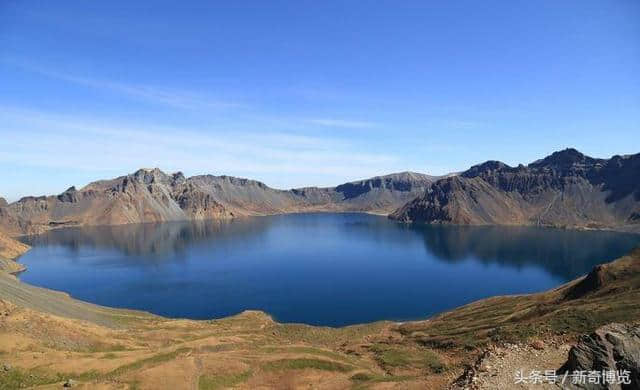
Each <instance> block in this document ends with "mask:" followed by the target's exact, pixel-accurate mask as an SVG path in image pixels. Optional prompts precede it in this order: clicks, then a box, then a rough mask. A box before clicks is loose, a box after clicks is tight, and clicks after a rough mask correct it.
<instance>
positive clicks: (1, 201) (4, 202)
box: [0, 197, 8, 207]
mask: <svg viewBox="0 0 640 390" xmlns="http://www.w3.org/2000/svg"><path fill="white" fill-rule="evenodd" d="M7 205H8V203H7V200H6V199H5V198H3V197H0V207H5V206H7Z"/></svg>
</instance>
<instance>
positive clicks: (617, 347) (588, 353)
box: [559, 324, 640, 390]
mask: <svg viewBox="0 0 640 390" xmlns="http://www.w3.org/2000/svg"><path fill="white" fill-rule="evenodd" d="M603 370H604V371H605V372H606V371H613V372H616V373H620V372H624V371H626V372H627V373H628V383H626V384H620V383H617V382H619V380H618V379H612V380H611V381H607V380H606V378H602V377H601V378H600V380H599V381H598V382H599V383H576V384H568V385H565V387H566V388H568V389H588V390H599V389H639V388H640V326H633V325H624V324H610V325H605V326H603V327H601V328H598V329H597V330H596V331H595V332H593V333H591V334H589V335H585V336H582V337H581V338H580V341H579V342H578V344H577V345H575V346H574V347H572V348H571V350H570V351H569V358H568V360H567V362H566V363H565V364H564V365H563V366H562V367H561V368H560V370H559V372H560V373H565V372H568V373H569V374H571V373H574V372H576V371H578V372H589V371H597V372H599V373H602V372H603ZM619 379H622V377H620V378H619ZM625 381H626V380H625ZM578 382H582V381H578ZM603 382H606V383H603ZM612 382H613V383H612ZM620 382H622V380H620Z"/></svg>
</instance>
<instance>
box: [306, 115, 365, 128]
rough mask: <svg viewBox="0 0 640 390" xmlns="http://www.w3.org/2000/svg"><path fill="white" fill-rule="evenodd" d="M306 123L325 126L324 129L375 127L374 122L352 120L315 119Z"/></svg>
mask: <svg viewBox="0 0 640 390" xmlns="http://www.w3.org/2000/svg"><path fill="white" fill-rule="evenodd" d="M307 122H308V123H311V124H314V125H319V126H326V127H343V128H347V129H365V128H371V127H376V126H377V124H376V123H374V122H365V121H353V120H344V119H332V118H316V119H309V120H307Z"/></svg>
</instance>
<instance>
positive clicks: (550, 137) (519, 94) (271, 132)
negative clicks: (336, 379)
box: [0, 0, 640, 200]
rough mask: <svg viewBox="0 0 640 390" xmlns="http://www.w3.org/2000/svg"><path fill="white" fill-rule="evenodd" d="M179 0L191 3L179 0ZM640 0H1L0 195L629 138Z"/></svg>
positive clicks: (634, 116) (493, 154)
mask: <svg viewBox="0 0 640 390" xmlns="http://www.w3.org/2000/svg"><path fill="white" fill-rule="evenodd" d="M187 4H188V5H187ZM639 134H640V1H637V0H608V1H602V0H573V1H572V0H567V1H556V0H543V1H530V0H510V1H491V0H489V1H439V2H436V1H432V2H431V1H380V0H377V1H365V0H362V1H297V0H295V1H294V0H290V1H263V0H260V1H191V2H177V1H148V2H145V1H103V2H98V1H86V0H83V1H70V0H69V1H30V0H23V1H10V0H4V1H0V183H1V184H0V196H5V197H7V198H9V199H12V200H15V199H17V198H18V197H20V196H23V195H38V194H50V193H59V192H61V191H63V190H64V189H66V187H68V186H70V185H76V186H82V185H84V184H86V183H88V182H90V181H92V180H95V179H99V178H108V177H114V176H118V175H122V174H125V173H128V172H133V171H135V170H136V169H137V168H139V167H155V166H157V167H160V168H162V169H164V170H167V171H174V170H182V171H184V172H185V174H187V175H193V174H200V173H213V174H229V175H236V176H244V177H250V178H255V179H259V180H262V181H264V182H265V183H267V184H268V185H270V186H273V187H279V188H289V187H296V186H306V185H335V184H339V183H341V182H344V181H348V180H353V179H358V178H364V177H368V176H372V175H376V174H384V173H389V172H394V171H403V170H412V171H420V172H425V173H430V174H443V173H447V172H450V171H459V170H463V169H465V168H467V167H468V166H470V165H472V164H475V163H478V162H482V161H484V160H488V159H498V160H502V161H504V162H506V163H509V164H517V163H520V162H523V163H527V162H531V161H533V160H535V159H538V158H541V157H543V156H545V155H547V154H549V153H551V152H552V151H554V150H558V149H561V148H565V147H569V146H571V147H576V148H578V149H579V150H581V151H583V152H585V153H587V154H589V155H593V156H595V157H609V156H611V155H614V154H628V153H636V152H640V135H639Z"/></svg>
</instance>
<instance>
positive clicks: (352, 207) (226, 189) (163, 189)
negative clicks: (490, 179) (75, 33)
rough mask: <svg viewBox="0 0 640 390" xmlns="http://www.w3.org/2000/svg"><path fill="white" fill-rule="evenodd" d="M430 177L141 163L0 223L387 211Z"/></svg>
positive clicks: (15, 226)
mask: <svg viewBox="0 0 640 390" xmlns="http://www.w3.org/2000/svg"><path fill="white" fill-rule="evenodd" d="M433 180H434V177H431V176H427V175H422V174H418V173H410V172H405V173H399V174H392V175H388V176H380V177H375V178H371V179H367V180H362V181H358V182H353V183H347V184H343V185H340V186H338V187H331V188H317V187H309V188H300V189H293V190H277V189H273V188H270V187H268V186H267V185H265V184H264V183H261V182H259V181H255V180H249V179H242V178H236V177H231V176H213V175H201V176H193V177H189V178H186V177H185V176H184V175H183V174H182V173H180V172H178V173H174V174H167V173H165V172H162V171H161V170H159V169H157V168H156V169H140V170H138V171H136V172H134V173H132V174H129V175H126V176H121V177H118V178H115V179H111V180H101V181H97V182H93V183H91V184H89V185H87V186H85V187H84V188H82V189H76V188H75V187H70V188H69V189H68V190H66V191H64V192H63V193H61V194H59V195H56V196H39V197H33V196H29V197H24V198H22V199H20V200H19V201H17V202H14V203H11V204H8V205H5V206H3V207H0V227H2V228H4V230H5V231H6V232H8V233H10V234H12V235H18V234H30V233H39V232H42V231H44V230H47V229H50V228H54V227H61V226H85V225H89V226H98V225H119V224H128V223H146V222H163V221H178V220H204V219H228V218H234V217H238V216H252V215H270V214H280V213H291V212H303V211H339V212H341V211H363V212H374V213H384V214H387V213H389V212H391V211H392V210H394V209H396V208H397V207H399V206H400V205H402V204H404V203H406V202H407V201H409V200H411V199H413V198H415V197H416V196H418V195H419V194H421V193H423V192H424V191H425V189H426V188H427V187H428V185H430V184H431V183H432V182H433Z"/></svg>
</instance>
